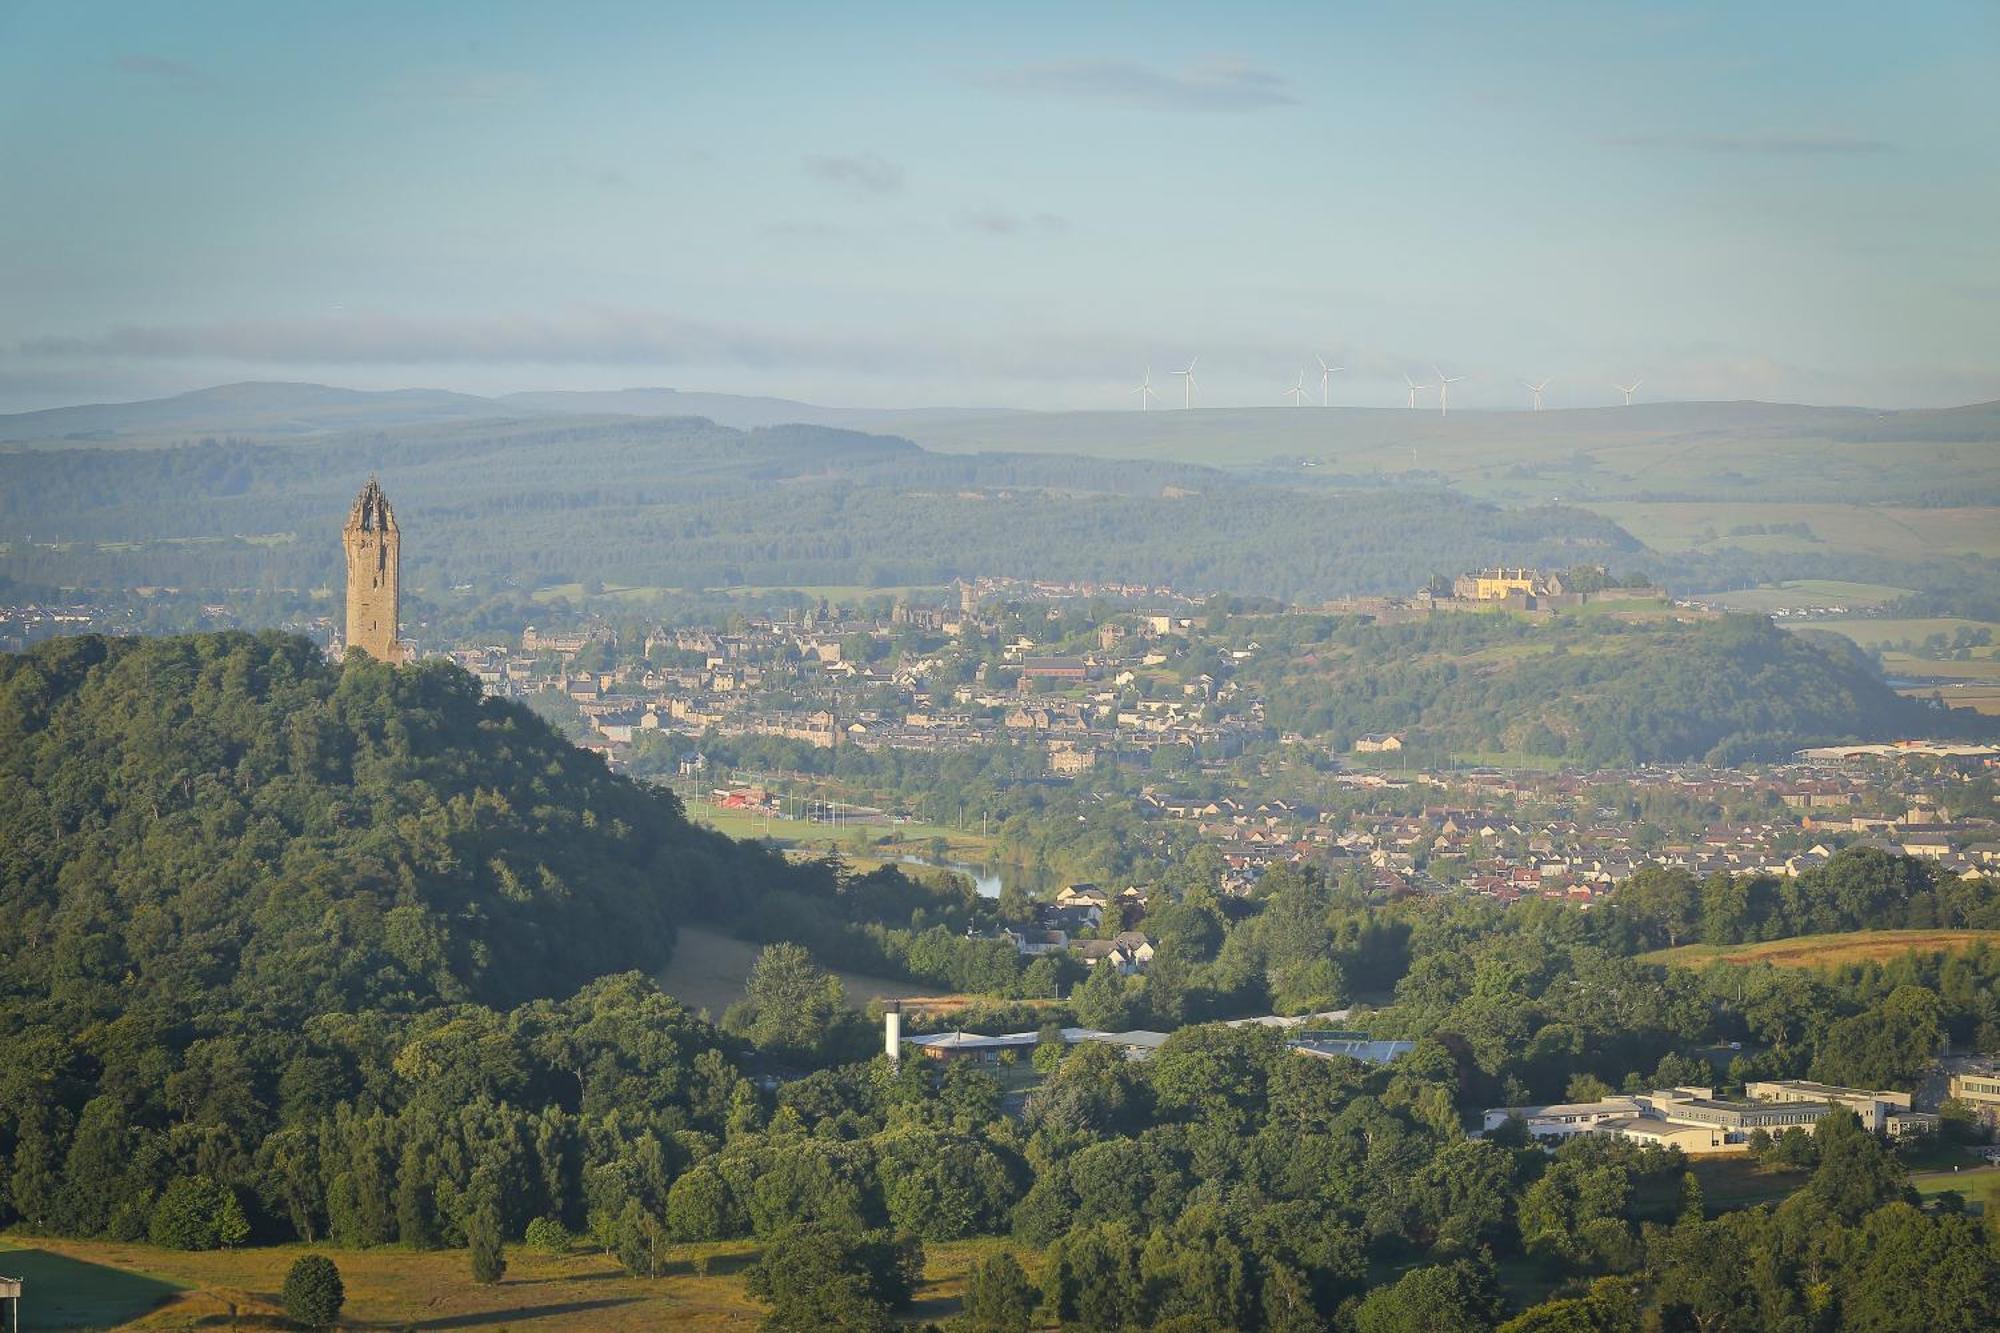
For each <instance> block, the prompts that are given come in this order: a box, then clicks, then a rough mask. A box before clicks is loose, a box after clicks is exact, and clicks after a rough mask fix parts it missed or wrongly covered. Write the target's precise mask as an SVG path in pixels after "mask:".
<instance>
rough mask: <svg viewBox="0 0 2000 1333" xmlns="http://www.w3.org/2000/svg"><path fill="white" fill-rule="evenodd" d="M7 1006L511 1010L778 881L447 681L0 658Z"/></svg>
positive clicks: (131, 643)
mask: <svg viewBox="0 0 2000 1333" xmlns="http://www.w3.org/2000/svg"><path fill="white" fill-rule="evenodd" d="M0 849H4V850H0V857H4V861H3V862H0V955H4V956H5V957H6V958H8V959H9V960H10V961H9V963H8V967H7V971H6V976H5V981H4V985H5V986H6V988H7V990H8V991H9V992H10V993H12V994H14V995H16V996H21V997H28V996H34V997H38V998H41V999H44V1000H45V1001H46V1003H47V1004H48V1005H49V1006H51V1007H52V1008H53V1009H54V1010H56V1011H59V1012H64V1013H69V1014H73V1015H82V1014H91V1013H97V1014H101V1015H104V1016H110V1015H111V1014H114V1013H116V1012H118V1011H120V1010H123V1009H125V1008H126V1007H128V1006H131V1005H134V1004H140V1005H144V1006H147V1007H149V1008H153V1009H155V1010H156V1011H157V1012H158V1013H159V1014H161V1015H162V1016H163V1017H170V1016H179V1015H182V1014H185V1013H186V1012H187V1010H188V1007H189V1006H190V1005H200V1006H202V1007H212V1006H213V1005H214V998H213V996H214V993H216V992H223V993H226V994H228V995H229V996H230V1006H231V1007H235V1008H239V1009H241V1010H242V1011H244V1012H245V1013H246V1014H253V1015H257V1016H259V1017H260V1018H262V1019H264V1020H266V1021H270V1022H274V1023H281V1022H293V1021H296V1020H297V1019H298V1018H300V1017H302V1016H303V1015H304V1014H306V1013H310V1012H314V1011H317V1010H319V1009H322V1008H325V1007H328V1006H329V1005H339V1006H342V1007H348V1006H351V1007H356V1008H360V1007H370V1006H386V1007H409V1006H412V1005H419V1004H424V1003H429V1002H433V1001H437V1000H462V999H479V1000H482V1001H487V1002H515V1001H519V1000H521V999H525V998H528V997H530V996H536V995H547V994H554V993H561V992H567V991H569V990H572V989H574V988H575V987H576V986H578V985H581V984H582V983H583V982H585V981H588V980H590V979H591V978H593V977H597V976H600V975H603V974H605V973H608V972H616V971H620V970H623V969H625V968H629V967H649V968H650V967H654V966H657V965H659V964H660V963H661V962H662V961H663V960H664V958H665V957H666V955H667V953H668V951H669V950H670V949H671V948H672V945H673V938H674V927H675V924H676V922H677V921H678V920H679V919H680V917H681V916H682V914H683V913H684V912H685V911H686V910H687V907H688V904H689V902H691V901H694V900H696V899H699V900H700V901H701V902H702V903H703V904H704V905H706V906H709V907H710V909H711V910H713V907H714V905H715V904H717V903H721V902H726V901H727V900H728V899H729V898H730V897H731V896H732V895H734V894H736V893H738V892H741V891H743V885H744V884H745V882H746V881H747V880H749V879H752V878H754V877H758V876H764V875H770V874H772V873H781V872H775V871H774V868H775V867H776V863H775V862H774V861H772V860H770V859H768V858H766V857H765V856H764V855H763V854H761V853H760V852H757V851H756V850H754V849H751V848H748V847H744V846H740V845H738V844H735V843H732V842H730V841H728V840H727V839H724V838H721V837H718V836H716V835H714V834H712V833H709V832H707V831H705V830H702V829H699V828H696V827H694V826H692V825H690V824H689V823H687V822H686V821H685V820H684V819H683V818H682V817H681V813H680V810H679V808H678V805H677V804H676V802H675V801H674V800H673V798H672V797H671V796H669V795H666V794H664V793H661V792H657V791H654V790H651V789H647V788H643V787H640V786H638V785H637V784H634V783H631V782H628V781H625V780H623V779H618V778H613V777H612V776H611V775H610V774H609V773H607V772H606V771H605V769H604V766H603V763H602V761H601V760H599V759H598V758H597V757H596V756H594V755H591V754H589V753H586V752H584V751H582V750H578V749H576V748H574V747H573V746H571V745H570V744H569V743H568V742H567V741H565V740H563V739H562V738H561V737H560V736H558V735H557V734H556V733H555V732H554V731H552V730H551V729H550V728H549V727H548V726H547V725H546V724H545V723H544V722H542V721H541V720H540V719H539V718H537V717H536V716H534V715H533V714H532V713H530V712H529V711H527V710H526V709H523V708H520V707H517V706H515V705H511V704H506V703H502V702H499V701H495V700H489V699H483V698H481V696H480V693H479V688H478V684H477V682H475V681H474V680H472V679H471V678H470V677H469V676H467V675H465V674H464V673H463V672H461V671H459V670H458V669H457V668H455V667H451V666H423V667H418V668H413V669H409V670H403V671H393V670H391V669H389V668H387V667H384V666H381V665H379V664H374V663H369V662H365V661H361V662H357V663H354V664H352V665H350V666H349V667H348V668H347V669H345V670H342V669H340V668H338V667H334V666H330V665H328V664H327V663H326V661H325V660H324V659H323V658H322V656H321V655H320V653H319V651H318V649H316V648H315V647H314V646H313V645H311V644H309V643H307V642H305V641H304V640H300V639H291V638H284V637H280V636H277V635H263V636H258V637H254V638H253V637H251V636H248V635H243V634H223V635H204V636H190V637H185V638H173V639H151V640H132V639H125V640H107V639H102V638H94V637H93V638H79V639H57V640H51V641H49V642H47V643H45V644H42V645H40V646H38V647H37V648H36V649H35V650H34V651H32V652H30V653H27V654H24V655H21V656H5V657H0Z"/></svg>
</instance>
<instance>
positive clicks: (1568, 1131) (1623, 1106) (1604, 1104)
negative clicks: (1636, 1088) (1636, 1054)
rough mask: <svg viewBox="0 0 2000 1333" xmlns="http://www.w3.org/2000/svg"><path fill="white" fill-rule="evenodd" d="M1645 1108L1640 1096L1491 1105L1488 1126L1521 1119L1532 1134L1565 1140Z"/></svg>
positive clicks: (1486, 1123)
mask: <svg viewBox="0 0 2000 1333" xmlns="http://www.w3.org/2000/svg"><path fill="white" fill-rule="evenodd" d="M1643 1109H1644V1108H1643V1107H1642V1106H1641V1105H1640V1103H1639V1099H1638V1098H1637V1097H1607V1098H1605V1099H1604V1100H1603V1101H1596V1102H1563V1103H1558V1104H1556V1105H1553V1106H1495V1107H1490V1108H1488V1109H1487V1111H1486V1114H1485V1118H1484V1119H1485V1124H1484V1130H1485V1132H1486V1133H1488V1134H1491V1133H1492V1132H1493V1131H1494V1130H1496V1129H1498V1128H1500V1127H1501V1126H1502V1125H1504V1124H1506V1123H1507V1122H1508V1121H1509V1120H1515V1119H1518V1120H1519V1121H1520V1122H1521V1123H1522V1124H1523V1125H1525V1126H1527V1129H1528V1133H1529V1135H1530V1136H1532V1137H1534V1138H1537V1139H1553V1140H1555V1141H1557V1142H1561V1141H1562V1140H1564V1139H1568V1138H1573V1137H1574V1136H1576V1135H1578V1134H1588V1133H1589V1132H1590V1131H1591V1130H1592V1129H1593V1128H1594V1127H1596V1126H1597V1125H1599V1124H1601V1123H1602V1122H1604V1121H1606V1120H1620V1119H1624V1118H1625V1117H1628V1116H1635V1115H1638V1114H1639V1113H1640V1111H1641V1110H1643Z"/></svg>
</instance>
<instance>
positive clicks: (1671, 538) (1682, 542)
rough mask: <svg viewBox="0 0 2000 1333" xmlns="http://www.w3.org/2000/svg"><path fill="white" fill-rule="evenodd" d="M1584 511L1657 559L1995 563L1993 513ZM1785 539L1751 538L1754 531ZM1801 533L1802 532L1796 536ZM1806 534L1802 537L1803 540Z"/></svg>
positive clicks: (1779, 504)
mask: <svg viewBox="0 0 2000 1333" xmlns="http://www.w3.org/2000/svg"><path fill="white" fill-rule="evenodd" d="M1590 508H1591V509H1593V510H1595V511H1596V512H1597V513H1600V514H1602V515H1604V516H1605V517H1606V518H1608V519H1610V520H1612V521H1613V522H1615V523H1617V524H1618V525H1619V526H1620V527H1622V528H1624V529H1625V530H1626V531H1627V532H1629V533H1631V534H1632V535H1633V536H1634V537H1637V538H1638V539H1639V540H1640V541H1642V542H1644V543H1645V544H1646V545H1648V546H1650V547H1652V548H1653V549H1654V550H1656V551H1714V550H1720V549H1722V548H1724V547H1731V546H1733V547H1736V548H1737V549H1739V550H1744V551H1773V552H1814V551H1817V552H1854V553H1858V554H1863V555H1879V556H1885V557H1888V558H1890V559H1896V560H1924V559H1928V558H1930V557H1933V556H1954V555H1964V554H1967V553H1971V554H1974V555H1980V556H1986V557H1989V558H1990V557H1993V556H1996V555H2000V516H1996V515H1995V513H1994V511H1993V510H1992V509H1988V508H1966V509H1917V508H1910V507H1906V506H1897V505H1872V504H1787V503H1784V502H1783V501H1761V500H1758V501H1742V502H1735V501H1711V500H1676V501H1647V500H1609V501H1602V502H1598V503H1593V504H1592V505H1591V506H1590ZM1774 527H1777V528H1785V529H1793V530H1792V531H1781V532H1772V531H1765V532H1756V531H1753V529H1756V528H1765V529H1770V528H1774ZM1801 528H1803V529H1804V532H1800V531H1797V529H1801ZM1808 534H1809V535H1808Z"/></svg>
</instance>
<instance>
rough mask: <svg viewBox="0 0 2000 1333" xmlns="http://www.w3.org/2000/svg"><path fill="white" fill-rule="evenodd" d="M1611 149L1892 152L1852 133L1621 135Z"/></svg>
mask: <svg viewBox="0 0 2000 1333" xmlns="http://www.w3.org/2000/svg"><path fill="white" fill-rule="evenodd" d="M1604 142H1605V144H1607V145H1608V146H1610V147H1612V148H1649V149H1662V150H1666V151H1669V152H1681V153H1715V154H1721V155H1725V156H1726V155H1743V156H1767V157H1867V156H1870V155H1872V154H1876V153H1889V152H1894V151H1895V145H1894V144H1891V143H1890V142H1888V140H1886V139H1871V138H1868V137H1866V136H1863V135H1855V134H1624V135H1618V136H1616V137H1614V138H1609V139H1606V140H1604Z"/></svg>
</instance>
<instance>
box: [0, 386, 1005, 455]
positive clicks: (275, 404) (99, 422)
mask: <svg viewBox="0 0 2000 1333" xmlns="http://www.w3.org/2000/svg"><path fill="white" fill-rule="evenodd" d="M1027 415H1032V414H1029V413H1017V412H1008V411H1005V410H1002V409H981V408H956V409H954V408H940V409H925V408H915V409H901V410H897V409H876V408H847V407H820V406H817V405H815V404H812V403H800V402H793V401H791V400H789V399H785V398H751V397H740V396H738V395H735V394H726V393H684V392H682V391H681V390H678V389H615V390H606V391H601V392H572V391H553V392H547V393H512V394H506V395H504V396H502V397H498V398H482V397H479V396H477V395H475V394H467V393H451V392H449V391H447V390H443V389H392V390H387V391H382V392H372V391H368V390H363V389H340V388H334V387H331V386H329V385H325V384H289V383H262V382H251V383H244V384H223V385H218V386H217V387H215V388H212V389H196V390H193V391H192V392H189V393H181V394H175V395H174V396H173V397H171V398H149V399H144V400H142V401H139V402H133V403H90V404H85V405H83V406H78V407H55V408H48V409H46V410H44V411H40V412H19V413H14V414H12V415H0V447H9V446H11V447H15V448H21V447H36V448H51V447H55V448H61V447H88V446H91V445H97V446H111V445H116V446H135V445H136V446H158V445H166V444H180V443H194V442H197V441H199V440H201V439H203V438H216V439H221V438H225V437H228V438H236V439H249V440H258V441H282V440H287V439H301V438H307V437H311V436H317V435H329V434H343V433H348V432H356V431H375V430H397V429H402V428H406V427H410V426H424V425H434V424H437V423H441V422H453V421H506V420H520V419H522V418H531V417H549V416H576V417H594V418H602V417H613V416H627V417H705V418H707V419H708V420H710V421H713V422H715V423H716V424H717V425H720V426H730V427H733V428H735V429H737V430H749V429H752V428H754V427H758V426H777V425H789V424H794V423H796V424H801V425H810V426H836V427H841V428H844V429H848V430H869V431H877V432H891V433H902V432H904V431H906V430H907V429H909V428H913V427H918V426H928V425H935V424H941V423H946V422H971V421H977V420H982V419H988V420H990V419H998V418H1006V417H1010V416H1027Z"/></svg>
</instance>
